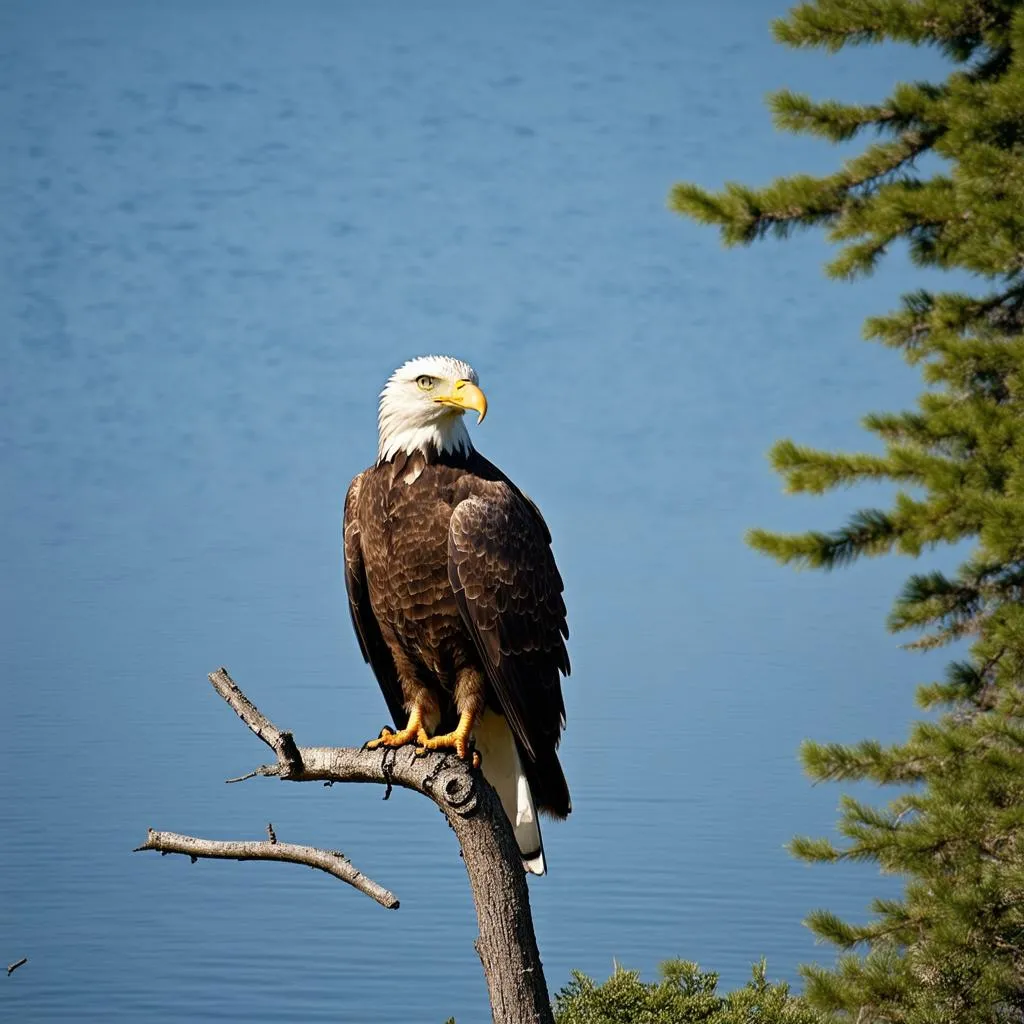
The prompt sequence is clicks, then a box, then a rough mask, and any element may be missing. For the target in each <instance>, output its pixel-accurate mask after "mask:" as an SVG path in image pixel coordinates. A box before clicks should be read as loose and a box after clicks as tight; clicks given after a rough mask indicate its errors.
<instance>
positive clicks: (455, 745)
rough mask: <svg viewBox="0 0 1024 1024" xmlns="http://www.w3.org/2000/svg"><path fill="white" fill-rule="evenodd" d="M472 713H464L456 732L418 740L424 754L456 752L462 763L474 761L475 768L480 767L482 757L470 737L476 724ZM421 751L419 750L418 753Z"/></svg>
mask: <svg viewBox="0 0 1024 1024" xmlns="http://www.w3.org/2000/svg"><path fill="white" fill-rule="evenodd" d="M476 717H477V716H476V715H475V714H474V713H473V712H472V711H464V712H463V713H462V715H460V717H459V724H458V726H456V728H455V731H454V732H446V733H445V734H444V735H443V736H431V737H430V739H424V740H417V741H416V742H417V744H418V745H419V747H420V750H422V751H423V752H424V753H425V752H426V751H428V750H454V751H455V755H456V757H458V758H459V760H460V761H468V760H470V759H472V762H473V767H474V768H479V767H480V755H479V754H478V753H477V751H475V750H474V749H473V748H472V747H471V746H470V735H471V734H472V732H473V725H474V724H475V722H476ZM419 752H420V751H419V750H418V751H417V753H419Z"/></svg>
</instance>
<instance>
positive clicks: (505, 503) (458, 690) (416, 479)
mask: <svg viewBox="0 0 1024 1024" xmlns="http://www.w3.org/2000/svg"><path fill="white" fill-rule="evenodd" d="M550 544H551V536H550V534H549V533H548V529H547V526H546V525H545V523H544V520H543V518H542V517H541V515H540V512H539V511H538V510H537V508H536V506H535V505H534V504H533V503H532V502H531V501H530V500H529V499H528V498H527V497H526V496H525V495H524V494H522V492H521V491H519V489H518V488H517V487H516V486H515V485H514V484H513V483H512V482H511V481H510V480H508V478H507V477H505V475H504V474H503V473H502V472H501V471H500V470H498V469H497V468H496V467H495V466H493V465H492V464H491V463H490V462H488V461H487V460H486V459H485V458H483V457H482V456H481V455H479V454H478V453H477V452H476V451H474V450H473V449H472V448H470V449H469V450H468V452H465V453H462V452H455V453H451V452H445V453H443V454H441V453H438V452H437V451H436V450H428V451H426V452H423V451H416V452H413V453H412V454H406V453H405V452H399V453H398V454H396V455H395V456H394V457H393V458H391V459H389V460H387V461H383V462H380V463H379V464H377V465H375V466H372V467H371V468H370V469H367V470H366V471H365V472H363V473H361V474H359V476H357V477H356V478H355V479H354V480H353V481H352V485H351V487H350V488H349V491H348V495H347V497H346V499H345V578H346V584H347V589H348V596H349V603H350V608H351V611H352V621H353V623H354V625H355V628H356V633H357V634H358V637H359V642H360V647H361V649H362V652H363V655H364V657H365V658H366V660H367V661H368V662H369V663H370V665H371V666H372V668H373V671H374V674H375V675H376V677H377V680H378V682H379V683H380V686H381V689H382V691H383V692H384V697H385V699H386V700H387V703H388V708H389V710H390V712H391V715H392V717H393V718H394V721H395V724H396V725H397V726H403V725H404V724H405V722H406V719H407V718H408V716H409V712H410V710H411V708H412V707H413V705H414V704H415V703H419V704H420V705H421V706H423V707H425V708H426V710H427V712H428V716H427V717H428V721H429V725H428V729H430V730H436V729H438V728H441V729H445V730H448V729H451V728H453V726H454V723H455V721H456V720H457V719H458V717H459V715H460V714H461V713H464V712H465V711H466V710H467V709H474V710H475V712H476V713H477V714H480V713H482V712H483V711H484V710H485V709H489V710H490V711H492V712H498V713H500V715H502V716H504V719H505V720H506V721H507V723H508V726H509V728H510V729H511V733H512V735H513V736H514V738H515V745H516V748H517V749H518V753H519V759H520V761H521V763H522V769H523V773H524V774H525V777H526V779H527V780H528V782H529V788H530V791H531V792H532V795H533V801H534V802H535V804H536V806H537V807H538V808H539V809H541V810H545V811H547V812H548V813H550V814H553V815H555V816H557V817H564V816H565V815H567V814H568V813H569V809H570V801H569V791H568V787H567V785H566V782H565V777H564V775H563V773H562V769H561V766H560V764H559V762H558V756H557V754H556V747H557V745H558V741H559V736H560V734H561V729H562V727H563V725H564V722H565V708H564V705H563V701H562V692H561V680H560V673H563V674H568V672H569V658H568V654H567V652H566V649H565V638H566V637H567V636H568V629H567V627H566V617H565V604H564V602H563V600H562V580H561V577H560V575H559V573H558V569H557V567H556V566H555V561H554V557H553V555H552V552H551V547H550ZM487 762H488V757H487V754H486V753H485V755H484V764H483V770H484V774H485V775H488V763H487ZM488 777H489V778H490V776H489V775H488ZM492 781H493V780H492ZM495 785H496V787H497V785H498V784H497V782H495ZM499 792H501V790H500V788H499ZM504 802H505V800H504V798H503V803H504ZM508 809H509V808H508V807H506V810H508ZM511 816H512V814H511V812H510V817H511ZM513 823H514V824H515V821H513ZM537 838H538V850H539V831H538V832H537ZM523 852H524V854H528V853H529V852H530V851H527V850H524V851H523Z"/></svg>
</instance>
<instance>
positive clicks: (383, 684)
mask: <svg viewBox="0 0 1024 1024" xmlns="http://www.w3.org/2000/svg"><path fill="white" fill-rule="evenodd" d="M366 472H369V470H367V471H366ZM366 472H363V473H360V474H359V475H358V476H357V477H356V478H355V479H354V480H353V481H352V483H351V484H349V488H348V494H346V495H345V525H344V537H345V589H346V591H347V592H348V610H349V612H350V613H351V615H352V625H353V626H354V627H355V630H356V637H357V638H358V639H359V649H360V651H362V652H363V657H364V658H365V659H366V661H367V662H368V663H369V665H370V667H371V668H372V669H373V674H374V675H375V676H376V677H377V682H378V683H380V688H381V692H382V693H383V694H384V699H385V700H386V701H387V705H388V710H389V711H390V712H391V718H392V720H393V721H394V723H395V725H396V726H398V727H402V726H404V725H405V720H406V718H407V715H406V712H405V707H404V702H403V700H402V684H401V683H400V682H399V679H398V672H397V670H396V669H395V659H394V658H393V657H392V656H391V651H389V650H388V645H387V643H386V642H385V640H384V636H383V635H382V634H381V631H380V626H379V625H378V624H377V616H376V615H374V613H373V608H372V607H371V606H370V590H369V586H368V584H367V582H366V567H365V565H364V564H363V548H362V544H361V542H360V538H359V490H360V488H361V487H362V486H363V483H364V482H365V479H366Z"/></svg>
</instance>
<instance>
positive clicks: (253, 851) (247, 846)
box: [133, 829, 398, 910]
mask: <svg viewBox="0 0 1024 1024" xmlns="http://www.w3.org/2000/svg"><path fill="white" fill-rule="evenodd" d="M140 850H156V851H157V852H159V853H182V854H184V855H185V856H187V857H191V858H192V860H193V861H195V860H196V859H197V858H199V857H204V858H206V857H208V858H214V859H221V860H279V861H286V862H287V863H289V864H305V865H306V867H310V868H319V869H320V870H321V871H326V872H327V874H329V875H334V877H335V878H340V879H341V881H343V882H348V884H349V885H351V886H354V887H355V888H356V889H358V890H359V891H360V892H365V893H366V895H367V896H369V897H370V898H371V899H375V900H376V901H377V902H378V903H379V904H380V905H381V906H382V907H387V909H388V910H397V909H398V899H397V897H396V896H395V894H394V893H393V892H389V891H388V890H387V889H385V888H384V886H382V885H378V884H377V883H376V882H375V881H374V880H373V879H372V878H367V877H366V875H364V874H363V873H362V872H361V871H360V870H359V869H358V868H356V867H355V866H354V865H353V864H352V862H351V861H349V860H348V859H346V857H345V856H344V855H343V854H341V853H339V852H338V851H337V850H319V849H317V848H316V847H315V846H298V845H296V844H295V843H279V842H277V840H276V838H275V839H274V840H272V841H269V842H229V841H226V840H222V839H197V838H196V837H195V836H181V835H178V834H177V833H176V832H154V831H153V829H150V830H149V834H148V835H147V836H146V841H145V842H144V843H143V844H142V845H141V846H137V847H136V848H135V850H134V851H133V852H135V853H138V852H139V851H140Z"/></svg>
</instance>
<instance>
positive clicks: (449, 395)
mask: <svg viewBox="0 0 1024 1024" xmlns="http://www.w3.org/2000/svg"><path fill="white" fill-rule="evenodd" d="M477 383H478V379H477V375H476V370H474V369H473V367H472V366H470V365H469V363H464V362H462V360H461V359H453V358H452V357H451V356H420V357H418V358H417V359H410V360H409V362H407V363H405V364H404V365H403V366H400V367H399V368H398V369H397V370H395V372H394V373H393V374H391V377H390V378H389V379H388V382H387V384H385V385H384V390H383V391H382V392H381V393H380V410H379V412H378V414H377V429H378V435H379V439H378V445H377V461H378V462H386V461H387V460H388V459H390V458H392V457H393V456H395V455H397V454H398V452H405V453H406V454H409V455H411V454H412V453H413V452H415V451H417V450H419V451H427V450H428V449H429V448H431V447H433V448H435V449H436V450H437V451H438V452H456V451H458V452H462V453H463V454H468V453H469V452H470V451H472V450H473V443H472V442H471V441H470V439H469V431H468V430H466V424H465V423H464V422H463V420H462V416H463V414H464V413H465V411H466V410H467V409H473V410H475V411H476V412H477V413H478V414H479V419H477V423H480V422H481V421H482V420H483V418H484V416H485V415H486V414H487V399H486V398H485V397H484V393H483V392H482V391H481V390H480V388H479V387H478V386H477Z"/></svg>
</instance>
